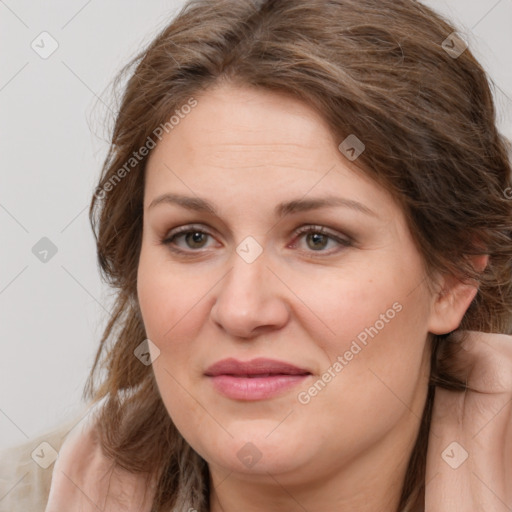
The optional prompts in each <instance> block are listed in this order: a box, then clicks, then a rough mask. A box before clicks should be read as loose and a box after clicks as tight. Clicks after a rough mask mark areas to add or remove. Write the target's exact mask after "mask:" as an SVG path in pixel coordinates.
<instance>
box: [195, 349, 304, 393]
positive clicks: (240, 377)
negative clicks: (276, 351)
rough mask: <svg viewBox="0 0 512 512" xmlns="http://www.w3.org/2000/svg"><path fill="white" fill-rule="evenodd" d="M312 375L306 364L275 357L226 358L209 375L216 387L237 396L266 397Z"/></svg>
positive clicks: (212, 367) (282, 391)
mask: <svg viewBox="0 0 512 512" xmlns="http://www.w3.org/2000/svg"><path fill="white" fill-rule="evenodd" d="M310 375H311V372H310V371H308V370H307V369H305V368H301V367H298V366H295V365H293V364H290V363H286V362H283V361H277V360H274V359H265V358H258V359H253V360H251V361H246V362H244V361H238V360H236V359H224V360H222V361H218V362H217V363H215V364H213V365H212V366H210V367H209V368H208V369H207V370H206V372H205V376H206V377H208V378H209V380H210V381H211V383H212V384H213V387H214V389H215V390H216V391H217V392H219V393H221V394H222V395H224V396H226V397H227V398H231V399H233V400H242V401H253V400H265V399H269V398H272V397H275V396H278V395H282V394H283V393H284V392H286V391H289V390H290V389H291V388H292V387H295V386H296V385H298V384H299V383H300V382H302V381H304V379H306V378H307V377H309V376H310Z"/></svg>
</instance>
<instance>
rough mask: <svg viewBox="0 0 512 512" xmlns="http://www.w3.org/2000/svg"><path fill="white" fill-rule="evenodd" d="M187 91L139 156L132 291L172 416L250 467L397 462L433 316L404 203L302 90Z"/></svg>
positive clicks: (419, 398)
mask: <svg viewBox="0 0 512 512" xmlns="http://www.w3.org/2000/svg"><path fill="white" fill-rule="evenodd" d="M197 100H198V103H197V106H196V107H195V108H194V109H192V111H191V112H190V113H189V114H188V115H187V116H185V117H184V118H183V119H181V120H180V122H179V124H177V125H176V126H174V128H173V129H172V130H171V131H170V132H169V133H168V134H166V135H165V136H164V137H163V138H162V140H161V141H160V142H159V143H158V145H157V147H156V148H155V149H154V150H153V152H152V154H151V156H150V159H149V161H148V164H147V168H146V173H147V174H146V183H145V196H144V228H143V242H142V251H141V255H140V263H139V269H138V296H139V301H140V307H141V311H142V315H143V319H144V324H145V328H146V332H147V336H148V338H149V339H150V340H151V342H152V344H154V345H151V344H150V346H152V347H153V350H152V354H153V358H154V362H153V370H154V373H155V377H156V381H157V383H158V387H159V390H160V393H161V396H162V400H163V402H164V404H165V407H166V408H167V410H168V412H169V415H170V416H171V418H172V420H173V421H174V423H175V424H176V426H177V428H178V429H179V430H180V432H181V433H182V435H183V436H184V437H185V439H186V440H187V441H188V442H189V444H190V445H191V446H192V447H193V448H194V449H195V450H196V451H197V452H198V453H199V454H200V455H201V456H202V457H203V458H204V459H205V460H206V461H207V462H208V463H209V465H210V468H217V469H219V468H221V467H222V468H225V469H226V470H227V471H229V472H231V473H237V474H239V475H243V474H246V475H247V476H248V478H249V477H250V478H254V477H256V476H257V475H261V476H266V475H268V473H270V474H272V475H276V477H277V475H279V482H281V483H283V484H284V483H285V482H291V481H292V480H293V481H295V482H298V481H301V480H303V481H305V480H307V479H311V478H312V477H313V478H321V477H322V476H326V475H327V474H328V473H330V472H335V471H340V470H341V468H344V467H346V466H347V464H349V463H351V462H354V461H356V460H363V458H364V457H365V456H366V454H368V453H375V454H380V455H379V456H380V457H381V459H382V464H385V467H389V465H390V464H391V465H394V464H395V463H396V464H399V461H401V460H402V459H404V458H407V456H408V454H409V453H410V451H411V450H412V445H413V442H414V439H415V436H416V434H417V428H418V424H419V418H420V417H421V414H422V411H423V406H424V400H425V397H426V384H427V380H428V372H429V365H428V356H429V351H428V350H427V343H426V340H427V335H428V332H429V331H430V330H432V325H431V324H432V323H433V321H434V320H433V316H434V314H435V313H434V309H435V308H434V307H433V303H434V298H433V297H432V295H431V293H430V292H429V289H428V287H427V283H426V281H425V273H424V267H423V264H422V260H421V258H420V254H419V253H418V250H417V249H416V247H415V245H414V244H413V240H412V238H411V235H410V233H409V231H408V228H407V226H406V222H405V218H404V215H403V212H402V211H401V209H400V208H399V206H398V205H397V204H396V203H395V202H394V201H393V199H392V197H391V196H390V195H389V194H388V193H387V192H386V191H384V190H383V189H382V188H381V187H380V186H379V185H378V184H376V183H375V182H373V181H372V180H370V179H368V178H366V177H364V176H362V175H361V174H359V173H356V172H355V171H354V170H352V169H351V165H352V164H351V163H350V162H349V160H348V159H347V158H346V157H345V156H344V155H343V154H342V153H341V150H339V149H338V145H339V144H340V142H342V141H340V140H335V139H334V138H333V136H332V135H331V134H330V131H329V129H328V127H327V126H326V124H325V123H324V122H323V120H322V118H321V117H319V115H318V114H316V113H315V112H314V111H313V110H312V109H311V108H310V107H308V106H307V105H306V104H304V103H302V102H300V101H298V100H295V99H292V98H290V97H287V96H281V95H277V94H275V93H271V92H265V91H262V90H254V89H244V88H235V87H234V86H228V85H223V86H219V87H217V88H215V89H210V90H209V91H208V92H206V93H204V95H202V96H198V97H197ZM362 138H363V139H364V134H363V137H362ZM363 143H364V140H363ZM366 150H368V149H366ZM166 194H167V195H168V197H167V199H165V195H166ZM171 195H172V197H174V200H173V199H172V197H171ZM177 196H179V198H181V199H178V200H176V197H177ZM327 200H329V201H330V202H329V204H328V205H322V204H321V202H322V201H327ZM206 203H208V205H209V206H208V207H206V206H205V205H206ZM282 204H285V205H287V206H284V207H283V206H282ZM178 228H180V229H182V228H186V231H185V232H182V233H181V234H177V235H176V236H173V235H175V234H176V233H175V231H176V230H177V229H178ZM320 229H322V230H324V232H323V233H322V232H319V230H320ZM299 230H310V231H311V232H310V233H307V232H305V233H298V231H299ZM165 240H167V241H168V243H165V242H164V241H165ZM262 358H264V359H266V360H267V361H259V362H258V361H256V362H255V363H254V364H251V362H254V360H257V359H262ZM226 360H230V361H228V363H227V364H226V365H224V366H223V365H222V364H221V365H220V366H217V367H216V368H215V367H214V368H212V366H213V365H215V364H216V363H219V362H222V361H224V362H225V361H226ZM233 360H235V362H233ZM268 360H270V362H269V361H268ZM236 362H238V363H239V364H238V365H237V364H236ZM242 363H249V364H248V365H247V366H244V365H243V364H242ZM249 375H251V376H249ZM391 447H393V449H394V450H395V452H394V453H395V454H396V456H395V460H390V459H389V456H390V453H392V452H390V450H391ZM384 461H385V462H384ZM379 471H380V470H379Z"/></svg>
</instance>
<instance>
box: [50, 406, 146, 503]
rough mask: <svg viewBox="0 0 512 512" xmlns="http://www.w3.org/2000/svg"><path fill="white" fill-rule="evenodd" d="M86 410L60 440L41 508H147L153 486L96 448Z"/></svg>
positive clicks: (90, 418)
mask: <svg viewBox="0 0 512 512" xmlns="http://www.w3.org/2000/svg"><path fill="white" fill-rule="evenodd" d="M93 420H94V415H93V414H90V415H89V417H88V418H87V419H86V420H84V422H83V424H80V425H78V426H77V427H76V428H75V429H74V430H72V431H71V433H70V434H69V435H68V437H67V438H66V440H65V441H64V443H63V445H62V447H61V449H60V451H59V456H58V458H57V460H56V462H55V466H54V469H53V476H52V485H51V488H50V494H49V497H48V504H47V506H46V509H45V512H89V511H91V512H92V511H94V512H98V511H102V512H132V511H133V512H151V504H152V494H153V492H154V488H149V489H148V488H147V486H146V481H145V478H144V477H143V476H141V475H137V474H134V473H130V472H128V471H126V470H124V469H121V468H119V467H116V468H115V469H113V464H112V462H111V461H110V460H109V459H107V458H106V457H105V456H104V455H103V453H102V451H101V448H100V445H99V440H98V438H97V433H96V430H95V428H94V423H93Z"/></svg>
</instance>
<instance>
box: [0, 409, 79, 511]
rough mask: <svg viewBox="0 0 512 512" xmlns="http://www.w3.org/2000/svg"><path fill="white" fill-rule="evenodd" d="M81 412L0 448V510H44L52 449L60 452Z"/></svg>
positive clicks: (50, 469) (52, 464)
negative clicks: (11, 444) (40, 432)
mask: <svg viewBox="0 0 512 512" xmlns="http://www.w3.org/2000/svg"><path fill="white" fill-rule="evenodd" d="M85 413H86V410H85V409H84V410H83V411H81V412H80V413H77V414H74V415H72V416H70V418H69V419H68V420H66V421H64V422H61V423H60V424H58V425H56V426H55V427H53V428H52V429H48V430H47V431H46V432H44V433H42V434H40V435H38V436H36V437H33V438H31V439H29V440H28V441H23V442H21V443H18V444H16V445H14V446H12V447H10V448H7V449H4V450H2V451H0V512H44V510H45V508H46V504H47V501H48V495H49V493H50V486H51V481H52V472H53V468H54V465H55V462H54V461H53V462H52V460H53V459H54V458H55V453H54V452H53V450H55V452H57V453H58V452H59V451H60V449H61V446H62V444H63V442H64V440H65V438H66V435H67V434H68V432H69V431H70V430H71V429H72V428H73V427H74V426H75V425H76V424H77V423H78V422H79V421H80V419H81V417H82V416H83V415H84V414H85ZM42 443H48V445H49V447H48V445H46V444H42ZM32 454H33V457H32V456H31V455H32ZM45 466H48V467H45Z"/></svg>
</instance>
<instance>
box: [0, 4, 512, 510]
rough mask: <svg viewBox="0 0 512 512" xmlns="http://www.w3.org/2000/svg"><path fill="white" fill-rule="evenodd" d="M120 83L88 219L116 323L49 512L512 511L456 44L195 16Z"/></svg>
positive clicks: (208, 11)
mask: <svg viewBox="0 0 512 512" xmlns="http://www.w3.org/2000/svg"><path fill="white" fill-rule="evenodd" d="M133 64H136V69H135V71H134V73H133V74H132V76H131V78H130V80H129V81H128V84H127V86H126V91H125V93H124V96H123V100H122V104H121V106H120V109H119V114H118V117H117V121H116V125H115V129H114V133H113V137H112V145H111V148H110V152H109V155H108V157H107V159H106V162H105V166H104V169H103V173H102V176H101V179H100V181H99V184H98V187H97V189H96V191H95V194H94V197H93V199H92V203H91V210H90V215H91V221H92V225H93V228H94V230H95V234H96V236H97V245H98V258H99V263H100V266H101V269H102V272H103V275H104V276H105V277H106V279H107V280H108V282H109V283H110V284H111V285H112V286H114V287H115V288H117V290H118V296H117V302H116V307H115V310H114V312H113V316H112V319H111V321H110V322H109V324H108V325H107V328H106V330H105V333H104V336H103V338H102V340H101V346H100V348H99V350H98V354H97V357H96V363H95V367H94V368H93V371H92V373H91V378H90V381H89V383H88V386H87V389H86V397H87V398H88V399H90V402H91V403H92V404H95V410H94V411H95V412H94V414H91V415H89V418H88V420H87V422H86V425H85V426H84V427H80V428H76V429H74V430H73V431H72V432H71V434H69V435H68V436H67V437H66V440H65V442H64V443H63V445H62V448H61V450H60V455H59V458H58V460H57V462H56V463H55V467H54V469H53V478H52V481H51V490H50V493H49V500H48V506H47V508H46V510H47V511H48V512H58V511H61V510H68V511H69V510H77V511H78V510H95V509H96V510H97V509H98V508H99V509H100V510H109V511H113V510H145V511H169V510H175V511H187V510H188V511H192V510H197V511H207V510H209V511H212V512H220V511H225V512H228V511H232V510H244V511H252V510H266V511H272V510H283V511H294V510H308V511H315V510H325V511H331V510H332V511H334V510H336V511H340V510H357V511H366V510H368V511H370V510H371V511H374V510H382V511H390V512H391V511H393V512H394V511H400V512H405V511H417V510H427V511H428V512H435V511H438V510H439V511H440V510H479V509H481V510H484V509H485V510H491V509H492V510H498V509H499V508H498V507H507V506H508V507H510V506H512V501H511V499H512V497H511V496H510V486H507V485H506V478H507V475H508V477H509V476H510V473H509V472H510V467H511V466H510V460H511V453H510V449H511V448H510V447H511V445H512V434H511V432H510V429H511V427H510V417H511V412H510V403H511V400H512V383H511V382H510V378H509V375H510V373H511V372H510V369H511V368H512V354H511V349H510V346H511V345H510V343H511V340H510V337H509V336H507V334H509V333H510V332H511V309H512V306H511V303H512V292H511V274H510V272H511V269H510V256H511V251H512V244H511V225H512V224H511V203H510V201H509V200H508V199H507V197H506V193H505V191H506V190H507V188H508V187H509V186H510V172H511V167H510V161H509V159H508V156H507V151H508V149H509V148H508V147H507V144H506V141H505V139H504V138H503V137H502V136H501V135H500V134H499V133H498V131H497V129H496V126H495V110H494V105H493V100H492V94H491V91H490V88H489V83H488V80H487V76H486V74H485V72H484V70H483V69H482V68H481V66H480V65H479V64H478V62H477V61H476V60H475V58H474V57H473V55H472V54H471V52H470V50H469V49H467V48H466V47H465V44H464V43H463V40H462V39H461V38H460V36H458V35H457V34H455V33H454V29H453V27H452V26H450V24H449V23H448V22H447V21H446V20H443V19H442V18H441V17H439V16H438V15H437V14H435V13H434V12H432V11H431V10H430V9H428V8H426V7H425V6H423V5H422V4H420V3H418V2H412V1H399V2H397V1H391V0H384V1H382V0H381V1H378V2H377V1H374V0H364V1H360V0H359V1H355V0H343V1H342V0H340V1H337V2H327V1H325V0H322V1H311V0H280V1H267V2H261V1H260V2H255V1H249V0H244V1H240V0H237V1H234V0H214V1H208V2H207V1H195V2H191V3H189V4H188V5H187V6H186V8H184V10H183V11H182V12H181V13H180V14H179V16H178V17H177V18H176V19H175V20H174V21H173V22H172V23H171V24H170V25H169V26H168V27H167V28H166V29H165V30H164V31H163V32H162V33H161V34H160V35H159V36H158V37H157V38H156V39H155V40H154V41H153V43H152V44H151V45H150V47H149V48H148V49H147V50H145V51H144V52H142V53H141V55H140V56H139V57H138V58H137V59H135V61H134V62H133ZM468 331H474V332H468ZM484 332H485V333H502V334H484ZM102 369H103V370H104V371H105V373H104V374H102V373H101V370H102ZM436 386H437V388H436ZM434 391H435V396H434ZM434 398H435V401H434ZM480 436H481V437H480ZM429 437H430V440H429ZM491 442H492V444H488V443H491ZM486 443H487V444H486ZM427 447H428V452H427ZM503 455H505V456H503ZM507 471H508V473H507ZM507 493H509V494H507ZM0 503H1V502H0ZM482 507H483V508H482ZM503 510H506V508H503Z"/></svg>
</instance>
